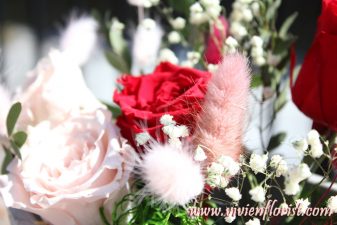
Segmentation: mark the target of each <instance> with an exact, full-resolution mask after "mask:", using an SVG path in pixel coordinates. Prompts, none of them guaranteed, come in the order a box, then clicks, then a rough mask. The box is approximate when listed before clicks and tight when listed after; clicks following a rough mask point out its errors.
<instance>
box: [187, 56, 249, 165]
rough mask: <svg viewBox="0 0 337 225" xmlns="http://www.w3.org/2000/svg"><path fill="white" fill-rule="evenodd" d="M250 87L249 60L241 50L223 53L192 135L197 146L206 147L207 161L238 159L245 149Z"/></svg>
mask: <svg viewBox="0 0 337 225" xmlns="http://www.w3.org/2000/svg"><path fill="white" fill-rule="evenodd" d="M249 86H250V69H249V67H248V61H247V59H246V58H245V57H244V56H242V55H240V54H239V53H235V54H230V55H226V56H224V58H223V60H222V63H221V64H220V65H219V68H218V70H217V71H216V72H215V73H214V74H213V76H212V78H211V80H210V81H209V84H208V89H207V93H206V96H205V100H204V103H203V107H202V108H203V110H202V112H200V113H199V115H198V116H197V123H196V124H197V127H196V131H195V133H194V137H193V140H194V143H195V144H196V145H198V144H201V145H202V146H205V147H206V149H205V151H206V155H207V162H208V163H211V162H214V160H216V159H218V158H219V157H220V156H221V155H225V156H230V157H232V158H233V159H234V160H238V158H239V155H240V153H241V151H242V145H241V138H242V134H243V128H244V124H245V119H246V117H245V115H246V110H247V102H248V94H249Z"/></svg>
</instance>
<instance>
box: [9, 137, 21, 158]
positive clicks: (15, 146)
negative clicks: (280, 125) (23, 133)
mask: <svg viewBox="0 0 337 225" xmlns="http://www.w3.org/2000/svg"><path fill="white" fill-rule="evenodd" d="M10 142H11V147H12V149H13V151H14V154H15V155H16V156H17V157H18V158H19V159H22V157H21V153H20V148H19V147H18V146H17V145H16V144H15V142H14V141H12V140H11V141H10Z"/></svg>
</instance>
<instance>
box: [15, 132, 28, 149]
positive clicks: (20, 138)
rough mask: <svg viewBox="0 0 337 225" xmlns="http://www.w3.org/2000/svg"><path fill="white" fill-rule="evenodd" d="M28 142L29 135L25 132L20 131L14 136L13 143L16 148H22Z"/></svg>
mask: <svg viewBox="0 0 337 225" xmlns="http://www.w3.org/2000/svg"><path fill="white" fill-rule="evenodd" d="M26 140H27V134H26V133H25V132H23V131H18V132H16V133H15V134H14V135H13V141H14V143H15V145H16V146H18V147H19V148H21V147H22V146H23V145H24V144H25V142H26Z"/></svg>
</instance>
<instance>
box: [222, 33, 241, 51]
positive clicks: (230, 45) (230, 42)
mask: <svg viewBox="0 0 337 225" xmlns="http://www.w3.org/2000/svg"><path fill="white" fill-rule="evenodd" d="M238 47H239V43H238V42H237V40H235V38H233V37H232V36H229V37H227V39H226V40H225V48H224V51H225V53H230V54H231V53H235V52H236V51H237V48H238Z"/></svg>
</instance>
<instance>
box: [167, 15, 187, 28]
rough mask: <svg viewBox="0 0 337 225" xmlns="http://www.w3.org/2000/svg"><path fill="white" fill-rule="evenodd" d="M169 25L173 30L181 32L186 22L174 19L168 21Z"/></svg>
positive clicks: (178, 18)
mask: <svg viewBox="0 0 337 225" xmlns="http://www.w3.org/2000/svg"><path fill="white" fill-rule="evenodd" d="M170 24H171V26H172V27H173V29H175V30H182V29H184V28H185V26H186V20H185V19H184V18H182V17H176V18H175V19H171V20H170Z"/></svg>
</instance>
